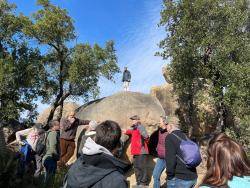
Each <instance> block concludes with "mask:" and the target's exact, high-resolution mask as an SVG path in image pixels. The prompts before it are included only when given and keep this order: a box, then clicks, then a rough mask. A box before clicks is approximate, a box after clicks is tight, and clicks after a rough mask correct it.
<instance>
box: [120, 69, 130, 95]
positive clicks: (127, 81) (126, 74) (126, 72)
mask: <svg viewBox="0 0 250 188" xmlns="http://www.w3.org/2000/svg"><path fill="white" fill-rule="evenodd" d="M130 81H131V74H130V71H129V70H128V68H127V67H124V71H123V76H122V82H123V88H124V91H129V84H130Z"/></svg>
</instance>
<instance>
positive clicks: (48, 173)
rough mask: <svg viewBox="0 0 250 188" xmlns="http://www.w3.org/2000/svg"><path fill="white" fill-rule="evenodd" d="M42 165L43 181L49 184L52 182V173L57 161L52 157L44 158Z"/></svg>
mask: <svg viewBox="0 0 250 188" xmlns="http://www.w3.org/2000/svg"><path fill="white" fill-rule="evenodd" d="M43 166H44V168H45V179H44V183H45V184H49V183H51V182H52V180H53V178H54V175H55V173H56V167H57V163H56V160H54V159H53V158H52V157H48V158H46V159H45V160H44V162H43Z"/></svg>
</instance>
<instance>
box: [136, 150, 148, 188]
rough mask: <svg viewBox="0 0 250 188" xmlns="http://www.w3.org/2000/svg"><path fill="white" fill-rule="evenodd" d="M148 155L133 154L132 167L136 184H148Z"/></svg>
mask: <svg viewBox="0 0 250 188" xmlns="http://www.w3.org/2000/svg"><path fill="white" fill-rule="evenodd" d="M147 162H148V155H147V154H142V155H134V169H135V178H136V183H137V185H149V181H150V177H149V176H148V165H147Z"/></svg>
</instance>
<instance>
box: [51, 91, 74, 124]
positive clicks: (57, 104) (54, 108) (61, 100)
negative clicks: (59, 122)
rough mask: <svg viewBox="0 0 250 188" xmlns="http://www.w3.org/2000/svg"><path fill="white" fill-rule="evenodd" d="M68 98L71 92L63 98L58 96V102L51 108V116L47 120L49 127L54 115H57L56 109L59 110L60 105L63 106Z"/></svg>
mask: <svg viewBox="0 0 250 188" xmlns="http://www.w3.org/2000/svg"><path fill="white" fill-rule="evenodd" d="M68 96H70V92H67V93H65V94H64V95H62V96H61V95H58V96H57V98H56V101H55V102H54V104H53V106H52V108H51V110H50V113H49V116H48V120H47V125H48V124H49V122H50V121H51V120H52V119H53V117H54V113H55V111H56V108H57V107H58V106H59V105H61V104H63V102H64V100H65V99H66V98H67V97H68ZM62 110H63V109H62ZM60 119H61V116H60Z"/></svg>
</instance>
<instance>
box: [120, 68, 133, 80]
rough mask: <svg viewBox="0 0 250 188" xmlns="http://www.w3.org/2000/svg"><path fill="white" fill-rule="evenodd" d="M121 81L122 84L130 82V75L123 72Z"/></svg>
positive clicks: (127, 72) (126, 71)
mask: <svg viewBox="0 0 250 188" xmlns="http://www.w3.org/2000/svg"><path fill="white" fill-rule="evenodd" d="M122 81H123V82H130V81H131V74H130V72H129V71H128V70H125V71H124V72H123V76H122Z"/></svg>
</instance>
